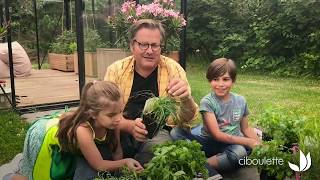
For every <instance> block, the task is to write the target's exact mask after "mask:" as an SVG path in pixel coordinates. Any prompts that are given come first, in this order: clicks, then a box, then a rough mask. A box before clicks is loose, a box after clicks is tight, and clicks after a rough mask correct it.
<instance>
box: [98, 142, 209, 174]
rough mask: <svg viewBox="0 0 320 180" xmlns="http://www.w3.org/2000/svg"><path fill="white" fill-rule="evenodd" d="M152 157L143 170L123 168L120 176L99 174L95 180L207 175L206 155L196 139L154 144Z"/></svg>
mask: <svg viewBox="0 0 320 180" xmlns="http://www.w3.org/2000/svg"><path fill="white" fill-rule="evenodd" d="M153 150H154V155H155V156H154V157H153V158H152V160H151V161H150V162H149V163H148V164H147V165H146V168H145V169H144V170H143V172H141V173H139V174H137V173H135V172H132V171H130V170H128V169H127V168H124V169H122V170H121V173H120V175H121V176H120V177H114V176H111V175H110V174H109V173H103V174H100V175H99V176H100V177H99V178H96V179H97V180H106V179H109V180H138V179H147V180H153V179H166V180H189V179H192V178H194V177H195V176H196V175H197V174H198V173H201V174H202V175H203V178H204V179H207V177H208V170H207V169H206V168H205V163H206V162H207V161H206V157H205V154H204V152H202V151H201V145H200V144H199V143H197V142H196V141H192V142H189V141H182V140H180V141H175V142H166V143H163V144H161V145H156V146H154V148H153Z"/></svg>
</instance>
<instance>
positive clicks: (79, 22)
mask: <svg viewBox="0 0 320 180" xmlns="http://www.w3.org/2000/svg"><path fill="white" fill-rule="evenodd" d="M75 7H76V34H77V51H78V70H79V71H78V72H79V91H80V97H81V93H82V88H83V87H84V85H85V64H84V41H83V9H84V2H83V1H82V0H75Z"/></svg>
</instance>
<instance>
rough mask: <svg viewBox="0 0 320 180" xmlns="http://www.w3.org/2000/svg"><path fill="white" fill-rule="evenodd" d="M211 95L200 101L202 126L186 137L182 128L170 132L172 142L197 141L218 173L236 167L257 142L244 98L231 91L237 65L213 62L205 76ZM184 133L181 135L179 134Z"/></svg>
mask: <svg viewBox="0 0 320 180" xmlns="http://www.w3.org/2000/svg"><path fill="white" fill-rule="evenodd" d="M206 78H207V79H208V81H209V83H210V86H211V88H212V92H210V93H209V94H207V95H206V96H205V97H203V98H202V100H201V101H200V109H199V110H200V113H201V115H202V118H203V125H201V126H198V127H197V128H194V129H192V131H191V136H190V134H189V135H187V136H186V134H185V133H184V132H181V129H180V130H179V129H175V130H174V131H173V132H171V135H172V137H173V138H174V139H181V137H183V136H184V137H186V138H188V139H191V140H194V139H195V140H197V141H198V142H199V143H200V144H201V145H202V149H203V151H204V152H205V153H206V156H207V157H208V159H207V161H208V163H209V165H210V166H212V167H214V168H215V169H217V170H222V171H224V170H231V169H235V168H237V167H239V160H240V159H241V158H243V157H245V156H247V155H248V154H249V153H250V152H251V149H252V148H253V147H255V146H256V145H259V144H261V141H260V139H259V138H258V136H257V135H256V134H255V133H254V131H253V129H252V128H251V127H249V125H248V119H247V116H248V114H249V112H248V108H247V104H246V101H245V99H244V97H242V96H240V95H237V94H235V93H232V92H230V90H231V88H232V86H233V84H234V83H235V80H236V66H235V63H234V62H233V61H232V60H231V59H226V58H219V59H216V60H214V61H213V62H212V63H211V64H210V66H209V68H208V70H207V74H206ZM182 134H184V135H182Z"/></svg>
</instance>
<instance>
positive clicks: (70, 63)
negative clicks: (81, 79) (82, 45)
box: [48, 53, 75, 71]
mask: <svg viewBox="0 0 320 180" xmlns="http://www.w3.org/2000/svg"><path fill="white" fill-rule="evenodd" d="M48 59H49V64H50V68H51V69H57V70H60V71H74V59H75V56H74V54H69V55H65V54H55V53H49V55H48Z"/></svg>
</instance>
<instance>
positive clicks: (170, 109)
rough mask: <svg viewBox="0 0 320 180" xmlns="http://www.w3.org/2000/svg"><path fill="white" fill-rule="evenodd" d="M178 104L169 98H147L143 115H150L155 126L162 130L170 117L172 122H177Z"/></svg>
mask: <svg viewBox="0 0 320 180" xmlns="http://www.w3.org/2000/svg"><path fill="white" fill-rule="evenodd" d="M177 111H178V104H177V102H176V101H175V100H174V99H173V98H170V97H152V98H149V99H148V100H147V101H146V103H145V105H144V108H143V112H142V113H143V114H144V115H151V116H152V117H153V118H154V120H156V121H157V124H158V126H159V127H160V128H162V127H163V126H164V125H165V124H166V120H167V118H168V117H169V116H170V118H172V120H173V121H174V122H176V120H177Z"/></svg>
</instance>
